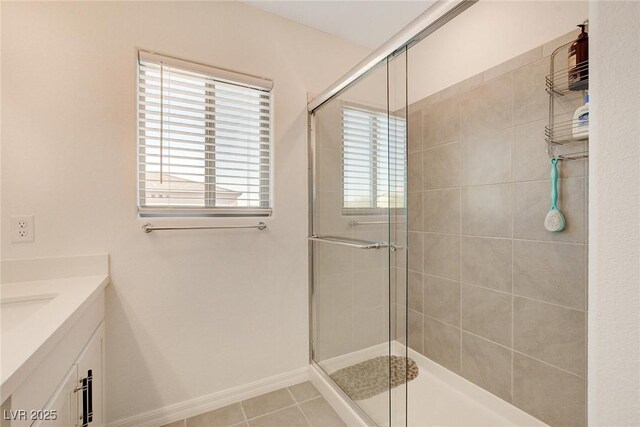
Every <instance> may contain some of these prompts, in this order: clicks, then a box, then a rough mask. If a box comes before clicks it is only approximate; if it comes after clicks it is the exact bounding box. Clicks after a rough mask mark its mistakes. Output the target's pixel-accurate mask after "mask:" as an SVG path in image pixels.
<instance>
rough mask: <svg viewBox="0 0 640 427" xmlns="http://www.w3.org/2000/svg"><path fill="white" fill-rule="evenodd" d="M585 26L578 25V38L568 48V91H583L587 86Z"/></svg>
mask: <svg viewBox="0 0 640 427" xmlns="http://www.w3.org/2000/svg"><path fill="white" fill-rule="evenodd" d="M586 26H587V24H586V23H585V24H580V25H578V27H580V29H581V31H580V34H579V35H578V38H577V39H576V40H575V41H574V42H573V43H572V44H571V47H570V48H569V90H584V89H587V87H588V86H589V62H588V61H589V35H588V34H587V32H586V31H585V27H586Z"/></svg>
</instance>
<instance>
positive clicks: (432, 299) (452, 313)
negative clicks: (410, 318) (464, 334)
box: [422, 274, 460, 326]
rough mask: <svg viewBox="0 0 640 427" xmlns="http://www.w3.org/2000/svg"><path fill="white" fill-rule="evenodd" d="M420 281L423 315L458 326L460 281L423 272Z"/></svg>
mask: <svg viewBox="0 0 640 427" xmlns="http://www.w3.org/2000/svg"><path fill="white" fill-rule="evenodd" d="M422 283H423V294H424V302H423V304H422V306H423V313H424V315H425V316H427V317H431V318H432V319H435V320H439V321H441V322H445V323H448V324H450V325H452V326H460V282H456V281H453V280H448V279H442V278H440V277H434V276H429V275H427V274H425V275H424V279H423V282H422Z"/></svg>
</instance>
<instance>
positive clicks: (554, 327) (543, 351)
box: [513, 297, 587, 377]
mask: <svg viewBox="0 0 640 427" xmlns="http://www.w3.org/2000/svg"><path fill="white" fill-rule="evenodd" d="M586 331H587V329H586V313H585V312H584V311H580V310H572V309H569V308H564V307H560V306H557V305H552V304H548V303H544V302H539V301H534V300H530V299H527V298H519V297H515V300H514V303H513V348H514V350H517V351H519V352H521V353H525V354H528V355H530V356H532V357H535V358H536V359H539V360H542V361H544V362H547V363H550V364H552V365H555V366H557V367H559V368H563V369H566V370H567V371H570V372H573V373H574V374H577V375H580V376H582V377H584V376H585V375H586V369H587V340H586V338H587V337H586Z"/></svg>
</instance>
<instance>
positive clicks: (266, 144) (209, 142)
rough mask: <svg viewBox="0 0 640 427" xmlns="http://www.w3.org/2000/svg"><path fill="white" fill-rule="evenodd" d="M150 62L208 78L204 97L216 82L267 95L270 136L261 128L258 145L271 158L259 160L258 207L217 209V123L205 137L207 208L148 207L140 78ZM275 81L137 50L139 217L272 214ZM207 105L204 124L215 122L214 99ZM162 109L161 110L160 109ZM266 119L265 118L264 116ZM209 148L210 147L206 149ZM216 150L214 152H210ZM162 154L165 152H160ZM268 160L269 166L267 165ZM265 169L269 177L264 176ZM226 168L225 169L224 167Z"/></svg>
mask: <svg viewBox="0 0 640 427" xmlns="http://www.w3.org/2000/svg"><path fill="white" fill-rule="evenodd" d="M143 62H151V63H157V64H161V67H162V66H164V65H165V64H166V66H169V67H173V68H177V69H180V70H181V71H184V72H191V73H197V74H202V75H206V76H207V77H208V78H209V79H210V81H208V82H207V83H206V86H205V91H204V93H203V96H205V97H207V96H211V97H213V96H214V93H215V91H214V89H213V86H214V84H213V82H219V83H224V84H227V85H228V84H231V85H234V86H238V87H242V88H245V89H253V90H260V91H263V92H264V93H265V94H268V96H267V97H265V99H266V101H262V100H260V101H259V104H258V105H262V102H268V107H269V111H268V121H267V120H264V119H261V120H263V122H265V121H266V122H267V128H266V129H267V130H268V134H266V135H262V133H261V131H262V129H260V128H258V130H259V132H258V135H259V141H258V142H257V144H256V145H257V146H258V147H259V148H258V151H259V152H267V153H268V157H267V158H265V157H260V156H259V157H258V159H259V160H258V164H259V169H258V176H259V178H258V181H259V184H257V185H256V186H257V188H259V192H260V193H259V196H258V197H259V201H258V203H259V206H257V207H256V206H215V205H214V202H215V200H216V198H215V195H216V168H215V166H214V164H215V163H214V160H215V132H216V130H215V123H211V125H210V126H209V125H205V127H210V128H211V129H207V130H206V132H205V134H204V143H203V150H204V158H203V160H204V167H203V170H204V175H203V177H204V182H203V183H204V191H203V194H204V206H148V204H147V205H145V203H144V202H145V201H146V200H147V199H146V197H145V193H146V192H147V191H148V188H147V187H146V186H145V185H144V182H143V180H142V179H141V173H145V167H146V165H147V162H146V160H145V156H146V155H147V154H146V153H145V152H144V148H145V144H144V143H142V141H143V138H144V135H143V131H142V130H141V123H143V122H144V119H142V116H143V115H144V113H145V111H143V109H142V108H141V95H142V96H144V91H143V89H142V88H141V87H140V83H141V79H142V76H143V72H144V71H143V69H142V63H143ZM273 86H274V85H273V81H271V80H268V79H265V78H261V77H256V76H252V75H248V74H243V73H238V72H235V71H230V70H227V69H222V68H216V67H212V66H209V65H205V64H201V63H198V62H192V61H187V60H183V59H178V58H175V57H171V56H167V55H159V54H156V53H154V52H149V51H145V50H139V51H138V58H137V63H136V162H137V175H136V189H137V191H136V207H137V211H138V216H139V217H164V218H188V217H206V218H216V217H266V216H272V215H273V204H274V194H273V193H274V191H273V189H274V174H275V173H274V172H275V171H274V168H273V164H274V145H275V144H274V111H275V108H274V98H275V96H274V95H275V94H274V90H273ZM203 105H204V106H205V110H204V113H205V114H204V117H203V123H207V122H208V121H211V120H215V100H213V99H211V101H210V102H209V101H205V102H203ZM161 108H162V107H161ZM265 117H266V116H265ZM207 147H209V148H207ZM211 148H213V150H212V149H211ZM161 152H162V149H161ZM265 160H266V163H264V162H265ZM263 168H265V169H266V172H267V176H266V177H265V175H264V173H265V169H263ZM223 169H224V168H223ZM265 180H267V181H266V182H265ZM265 188H266V189H267V192H266V193H263V192H262V189H265ZM265 194H266V195H265Z"/></svg>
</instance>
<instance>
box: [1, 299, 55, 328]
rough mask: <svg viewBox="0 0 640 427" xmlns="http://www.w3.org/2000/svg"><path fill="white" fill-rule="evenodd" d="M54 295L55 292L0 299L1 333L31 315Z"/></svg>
mask: <svg viewBox="0 0 640 427" xmlns="http://www.w3.org/2000/svg"><path fill="white" fill-rule="evenodd" d="M56 296H57V294H42V295H29V296H25V297H14V298H2V299H0V318H1V322H0V323H2V335H4V334H5V333H7V332H9V331H10V330H12V329H13V328H14V327H15V326H16V325H19V324H20V323H22V322H24V321H25V320H26V319H28V318H30V317H31V316H33V315H34V314H35V313H37V312H38V311H39V310H40V309H41V308H42V307H44V306H45V305H47V304H48V303H49V302H51V300H53V299H54V298H55V297H56Z"/></svg>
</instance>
